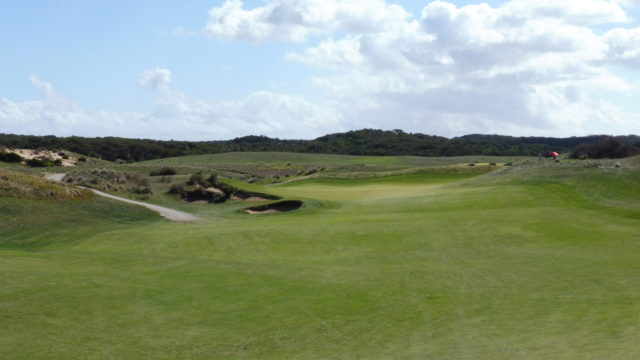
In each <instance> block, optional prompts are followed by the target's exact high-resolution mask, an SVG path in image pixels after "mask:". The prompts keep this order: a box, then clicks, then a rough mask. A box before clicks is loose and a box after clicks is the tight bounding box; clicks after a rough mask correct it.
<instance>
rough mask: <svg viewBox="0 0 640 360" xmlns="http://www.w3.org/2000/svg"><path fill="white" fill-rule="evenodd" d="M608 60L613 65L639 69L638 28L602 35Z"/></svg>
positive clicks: (639, 41)
mask: <svg viewBox="0 0 640 360" xmlns="http://www.w3.org/2000/svg"><path fill="white" fill-rule="evenodd" d="M604 40H605V42H606V43H607V44H608V45H609V54H608V55H609V59H610V60H611V61H613V62H614V63H617V64H620V65H623V66H627V67H630V68H634V69H640V28H635V29H613V30H611V31H609V32H607V33H606V34H605V35H604Z"/></svg>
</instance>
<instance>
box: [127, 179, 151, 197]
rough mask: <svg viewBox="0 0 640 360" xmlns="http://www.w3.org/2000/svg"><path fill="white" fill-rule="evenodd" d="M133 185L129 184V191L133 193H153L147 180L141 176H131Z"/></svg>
mask: <svg viewBox="0 0 640 360" xmlns="http://www.w3.org/2000/svg"><path fill="white" fill-rule="evenodd" d="M131 180H132V182H133V185H132V186H131V189H130V191H131V192H132V193H134V194H142V195H149V194H153V191H151V186H149V180H147V179H146V178H144V177H142V176H134V177H132V179H131Z"/></svg>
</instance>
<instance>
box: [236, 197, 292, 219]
mask: <svg viewBox="0 0 640 360" xmlns="http://www.w3.org/2000/svg"><path fill="white" fill-rule="evenodd" d="M302 204H303V202H302V201H300V200H287V201H280V202H277V203H273V204H267V205H260V206H254V207H250V208H248V209H245V210H244V211H245V212H246V213H247V214H251V215H265V214H277V213H283V212H289V211H294V210H298V209H300V208H301V207H302Z"/></svg>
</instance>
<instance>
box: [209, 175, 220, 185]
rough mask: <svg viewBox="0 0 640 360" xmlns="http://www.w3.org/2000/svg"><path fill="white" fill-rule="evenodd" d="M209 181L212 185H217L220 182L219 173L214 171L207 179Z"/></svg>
mask: <svg viewBox="0 0 640 360" xmlns="http://www.w3.org/2000/svg"><path fill="white" fill-rule="evenodd" d="M207 182H208V183H209V185H211V186H215V185H216V184H217V183H218V174H216V173H212V174H211V176H209V178H208V179H207Z"/></svg>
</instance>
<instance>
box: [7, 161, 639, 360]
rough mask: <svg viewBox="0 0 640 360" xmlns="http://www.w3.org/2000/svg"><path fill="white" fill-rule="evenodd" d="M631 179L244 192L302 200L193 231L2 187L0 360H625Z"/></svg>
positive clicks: (631, 276) (417, 178)
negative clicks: (289, 208)
mask: <svg viewBox="0 0 640 360" xmlns="http://www.w3.org/2000/svg"><path fill="white" fill-rule="evenodd" d="M283 160H286V159H284V158H283ZM638 175H639V174H638V172H637V170H633V169H579V168H576V169H574V168H569V169H562V168H539V169H532V168H522V169H507V170H502V172H498V173H489V174H485V175H479V176H477V177H471V174H448V175H444V174H440V175H434V174H413V175H401V176H393V177H386V178H374V179H357V180H340V179H312V180H308V181H301V182H295V183H289V184H283V185H275V186H259V185H246V186H248V187H251V188H252V189H260V190H263V191H265V192H270V193H274V194H279V195H281V196H283V197H286V198H302V199H305V201H306V204H307V205H305V208H304V209H303V210H301V211H295V212H292V213H288V214H275V215H257V216H250V215H246V214H243V213H241V212H239V210H240V209H241V208H242V207H243V206H246V205H245V204H242V203H239V202H230V203H227V204H223V205H215V206H211V205H209V206H207V205H202V206H194V207H191V209H192V211H193V212H196V213H198V214H199V215H201V216H202V217H203V220H202V221H201V222H198V223H195V224H174V223H170V222H167V221H164V220H160V219H158V218H157V217H155V216H154V215H153V214H150V213H148V212H147V211H146V210H144V209H137V208H133V207H128V206H121V205H119V204H115V203H112V202H107V201H103V200H100V199H90V200H86V201H81V202H63V204H64V205H63V206H60V205H58V204H54V203H51V202H42V201H36V200H25V201H19V200H17V199H8V198H0V209H2V211H1V216H2V217H3V219H9V222H8V223H4V224H3V225H0V234H1V239H2V240H0V273H2V274H3V276H2V278H1V279H2V280H0V323H1V324H2V326H0V358H47V359H69V358H96V359H103V358H118V359H147V358H154V359H165V358H166V359H169V358H188V359H637V358H638V356H639V354H640V343H639V342H638V341H637V334H638V332H639V331H640V285H638V284H640V262H638V261H637V254H638V251H640V207H639V206H638V199H640V190H639V189H640V176H638ZM166 201H167V202H169V201H170V200H169V199H167V200H166ZM181 206H185V207H186V206H188V205H186V204H183V205H181ZM7 224H8V225H7ZM94 229H95V230H94ZM7 239H8V240H7Z"/></svg>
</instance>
